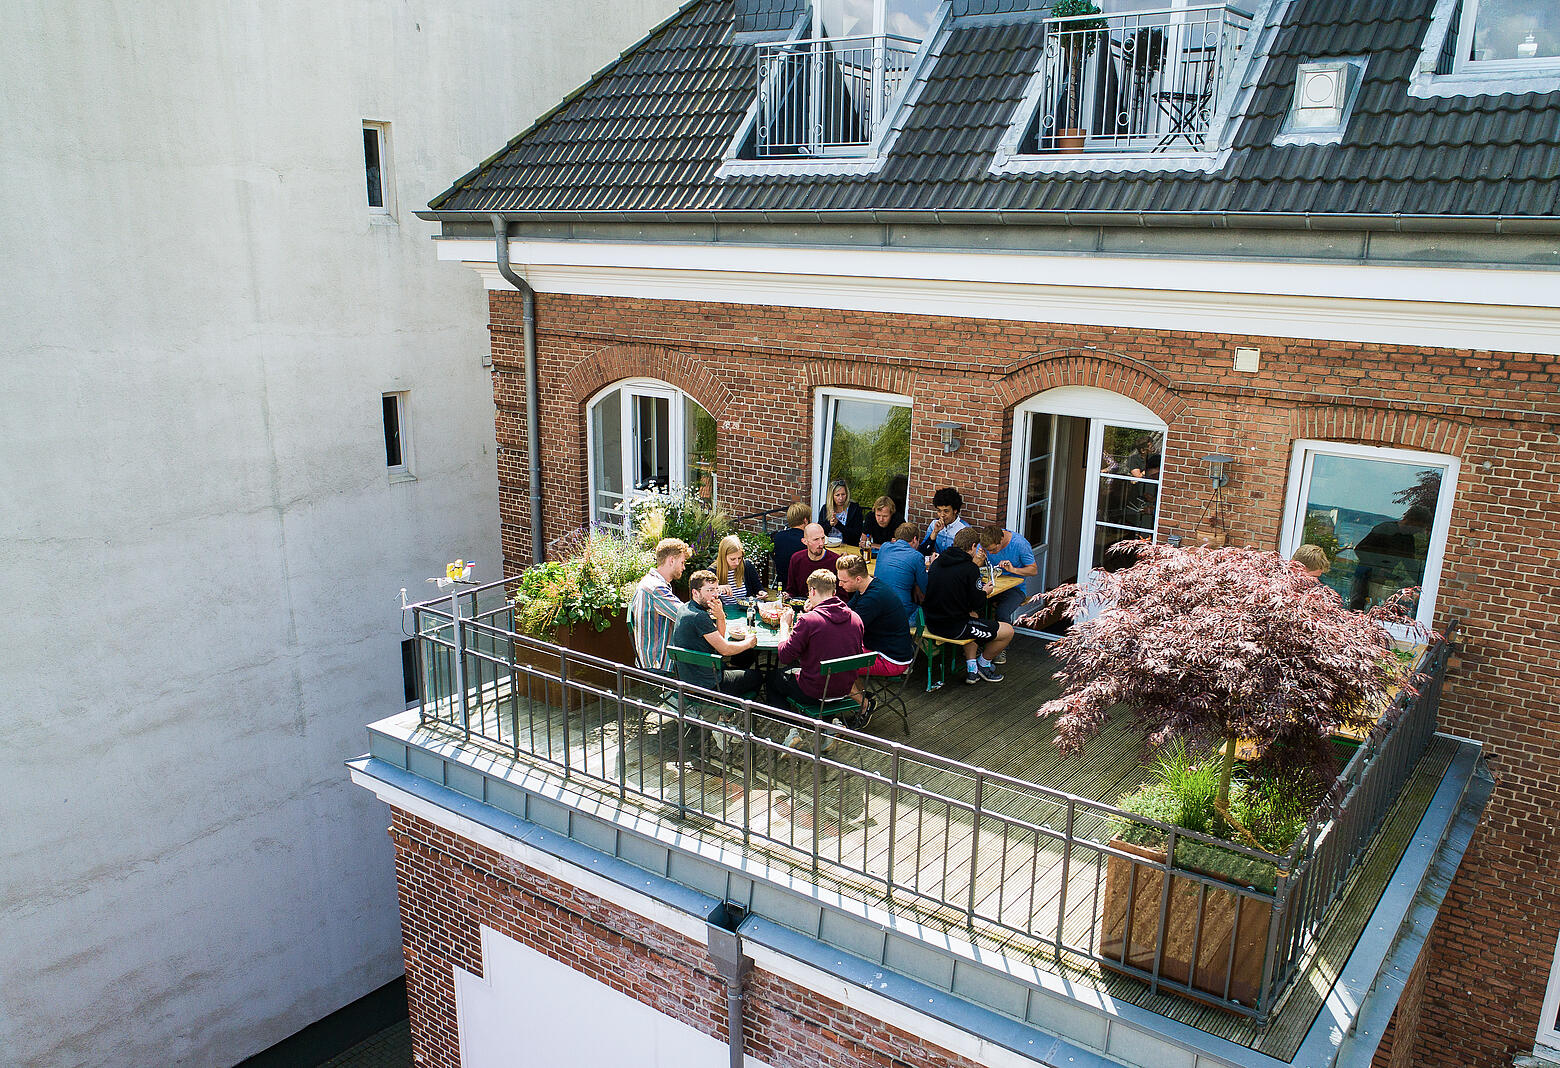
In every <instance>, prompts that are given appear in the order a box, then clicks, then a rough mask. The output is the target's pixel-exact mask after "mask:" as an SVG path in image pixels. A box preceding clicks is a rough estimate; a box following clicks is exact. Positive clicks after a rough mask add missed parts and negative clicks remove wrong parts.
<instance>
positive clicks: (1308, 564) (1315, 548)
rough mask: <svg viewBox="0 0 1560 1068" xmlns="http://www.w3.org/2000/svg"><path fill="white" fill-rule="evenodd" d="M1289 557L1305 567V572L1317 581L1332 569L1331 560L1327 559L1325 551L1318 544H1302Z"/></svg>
mask: <svg viewBox="0 0 1560 1068" xmlns="http://www.w3.org/2000/svg"><path fill="white" fill-rule="evenodd" d="M1290 559H1291V560H1293V561H1294V562H1295V563H1297V564H1299V565H1300V566H1301V567H1303V568H1305V573H1306V574H1307V575H1310V576H1311V577H1312V578H1314V579H1316V580H1317V581H1318V582H1319V581H1321V578H1322V576H1323V575H1325V574H1327V572H1329V571H1331V570H1332V561H1331V560H1329V559H1327V553H1326V552H1325V551H1324V550H1323V549H1322V547H1321V546H1320V545H1302V546H1300V548H1298V549H1296V550H1295V555H1294V556H1292V557H1290Z"/></svg>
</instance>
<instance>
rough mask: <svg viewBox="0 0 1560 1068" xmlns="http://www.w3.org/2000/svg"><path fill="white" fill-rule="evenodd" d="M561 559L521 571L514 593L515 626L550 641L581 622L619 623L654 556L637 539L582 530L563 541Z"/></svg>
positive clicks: (604, 625) (600, 625) (603, 626)
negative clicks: (555, 635)
mask: <svg viewBox="0 0 1560 1068" xmlns="http://www.w3.org/2000/svg"><path fill="white" fill-rule="evenodd" d="M559 551H560V553H561V556H560V558H558V559H554V560H548V561H547V562H545V563H541V564H537V565H535V566H533V567H529V568H527V569H526V570H525V572H524V574H522V575H521V576H520V585H519V588H518V590H517V591H516V592H515V595H514V606H515V628H516V629H517V630H518V631H519V632H520V633H521V634H528V635H531V636H532V637H536V638H551V637H552V633H553V631H554V630H555V629H557V628H558V627H562V626H570V625H573V624H576V623H583V624H587V625H589V626H592V627H594V628H595V629H596V630H598V631H600V630H606V629H607V628H608V627H609V626H611V625H612V624H613V623H614V622H615V621H617V620H621V619H622V618H623V617H624V615H625V613H626V612H627V611H628V603H629V601H630V600H632V598H633V596H634V587H635V586H636V585H637V584H638V582H639V580H640V578H642V577H643V576H644V575H645V574H646V573H647V572H648V571H649V570H650V569H651V568H652V567H654V566H655V554H654V553H652V552H650V551H649V550H647V549H645V548H644V547H643V545H642V544H641V543H640V541H639V539H638V538H633V537H627V536H625V535H623V534H620V533H616V532H614V531H610V530H596V531H582V532H579V533H577V534H575V535H573V536H571V537H570V538H567V539H564V541H563V542H562V544H561V545H560V546H559Z"/></svg>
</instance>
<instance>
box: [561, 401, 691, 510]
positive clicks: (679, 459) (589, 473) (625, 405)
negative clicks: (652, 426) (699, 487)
mask: <svg viewBox="0 0 1560 1068" xmlns="http://www.w3.org/2000/svg"><path fill="white" fill-rule="evenodd" d="M625 391H628V392H632V393H633V394H635V395H637V396H648V397H659V398H663V399H665V400H667V401H668V402H669V406H668V413H667V414H668V420H669V422H670V424H671V425H670V427H669V428H668V429H669V431H670V440H669V442H668V445H667V456H668V462H669V465H670V467H671V469H672V470H675V471H681V472H682V473H683V474H684V475H686V473H687V470H688V464H689V460H690V449H691V447H692V442H689V441H688V440H687V428H686V425H685V424H686V418H685V415H684V413H685V410H686V409H685V407H684V406H685V404H686V403H688V402H692V403H693V404H695V405H697V406H698V407H699V410H700V411H703V412H704V414H706V415H708V416H709V417H710V418H711V419H712V420H714V422H715V456H716V458H717V460H718V459H719V457H720V420H719V419H715V414H714V413H713V412H711V411H710V410H709V409H708V408H705V407H704V405H702V404H699V399H698V398H697V397H695V396H693V395H692V394H691V393H689V392H688V391H686V390H683V389H679V388H678V387H677V386H674V385H672V384H671V383H670V382H665V381H662V380H661V379H659V378H620V379H618V380H617V381H616V382H609V383H607V384H606V385H605V386H602V387H601V388H600V389H598V390H597V391H596V392H595V393H592V394H591V396H590V399H589V400H587V401H586V402H585V487H586V490H585V491H586V494H587V498H586V510H585V514H586V515H587V516H589V518H590V521H591V522H592V523H596V522H602V521H603V519H602V517H601V515H600V514H599V513H598V511H597V507H596V503H597V502H596V435H595V434H594V433H593V432H592V431H593V426H592V420H594V419H595V413H596V407H597V405H599V404H600V403H601V401H602V400H603V399H604V398H605V397H606V396H607V395H608V394H609V393H614V392H625ZM633 407H634V406H633V404H632V403H629V402H628V400H627V398H624V399H623V401H622V402H620V403H619V405H618V420H619V424H618V426H619V435H620V436H619V439H618V448H619V450H620V452H621V458H622V460H623V462H624V466H623V501H624V504H625V505H626V504H627V502H628V501H629V500H630V499H631V498H632V497H633V496H634V494H636V493H639V492H641V491H637V490H635V489H634V488H633V486H632V485H631V484H630V480H629V478H628V469H629V458H630V457H631V456H632V450H633V448H634V440H633V427H634V412H633ZM668 480H669V482H670V486H669V488H673V489H675V488H678V487H680V486H682V485H683V484H682V483H681V482H677V481H672V480H671V479H670V472H669V473H668ZM710 490H711V497H712V498H715V497H716V495H717V494H718V493H719V481H718V478H717V477H716V474H715V472H711V486H710Z"/></svg>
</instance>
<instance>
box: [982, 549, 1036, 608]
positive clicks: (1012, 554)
mask: <svg viewBox="0 0 1560 1068" xmlns="http://www.w3.org/2000/svg"><path fill="white" fill-rule="evenodd" d="M980 546H981V548H982V549H985V550H986V562H987V563H988V564H990V565H991V566H992V567H994V568H996V571H997V574H998V575H1020V576H1022V577H1023V578H1024V580H1025V581H1024V582H1020V583H1019V584H1018V585H1017V586H1014V587H1013V588H1012V589H1011V590H1008V591H1007V592H1006V593H1004V594H1002V595H1001V596H1000V597H997V598H995V599H994V600H993V601H992V608H993V610H995V612H996V614H997V618H998V619H1000V620H1001V621H1002V622H1004V623H1011V622H1013V613H1014V612H1016V611H1018V606H1019V605H1021V604H1023V603H1024V599H1025V598H1026V597H1027V596H1028V595H1027V593H1026V592H1025V586H1026V585H1027V584H1028V580H1029V579H1031V578H1033V577H1034V576H1035V575H1037V574H1039V573H1040V566H1039V565H1038V564H1037V563H1036V562H1035V551H1034V549H1033V548H1031V547H1030V544H1029V540H1028V539H1027V538H1025V537H1024V536H1023V535H1022V534H1018V533H1015V532H1014V531H1011V530H1005V529H1003V528H1002V527H999V526H996V525H992V526H988V527H981V528H980Z"/></svg>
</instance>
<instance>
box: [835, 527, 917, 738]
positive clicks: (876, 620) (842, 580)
mask: <svg viewBox="0 0 1560 1068" xmlns="http://www.w3.org/2000/svg"><path fill="white" fill-rule="evenodd" d="M834 570H835V571H836V572H837V573H838V575H839V590H840V592H842V593H844V594H846V597H845V607H846V608H849V609H850V610H851V611H852V612H854V613H856V616H857V618H858V619H860V620H861V628H862V633H861V642H862V644H863V645H864V646H866V648H867V649H869V650H871V651H872V652H874V653H876V654H877V663H875V664H873V665H872V667H870V668H869V669H868V670H867V674H868V675H873V676H879V677H888V678H896V677H898V676H900V675H903V674H904V673H905V672H907V671H909V670H910V665H911V664H912V663H914V662H915V645H914V644H913V643H912V642H911V641H910V614H909V613H908V612H907V611H906V610H905V606H904V602H903V601H901V600H900V599H899V595H898V594H897V593H895V592H894V591H893V590H891V589H889V588H888V586H887V585H885V584H884V583H881V582H878V581H877V580H876V579H874V578H873V577H872V572H871V571H869V570H867V562H866V561H865V560H863V559H862V558H861V557H859V556H842V557H840V558H839V559H838V560H836V561H835V563H834ZM862 682H863V680H862V679H861V678H860V677H859V676H858V677H857V679H856V685H855V686H854V687H852V689H851V696H852V697H854V698H855V699H856V700H858V701H860V700H861V698H862V694H861V689H862ZM865 718H866V717H863V721H861V722H858V723H857V724H856V725H857V727H858V728H859V727H863V726H865V725H866V724H865Z"/></svg>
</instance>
